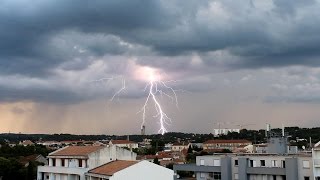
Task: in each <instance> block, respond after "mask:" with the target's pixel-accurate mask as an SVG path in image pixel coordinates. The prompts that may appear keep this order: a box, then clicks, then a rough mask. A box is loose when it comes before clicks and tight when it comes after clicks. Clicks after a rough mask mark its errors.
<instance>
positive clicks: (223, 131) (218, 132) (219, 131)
mask: <svg viewBox="0 0 320 180" xmlns="http://www.w3.org/2000/svg"><path fill="white" fill-rule="evenodd" d="M229 132H230V133H231V132H237V133H240V129H221V128H219V129H213V135H214V136H215V137H218V136H219V135H227V134H228V133H229Z"/></svg>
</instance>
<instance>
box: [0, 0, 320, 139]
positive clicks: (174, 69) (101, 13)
mask: <svg viewBox="0 0 320 180" xmlns="http://www.w3.org/2000/svg"><path fill="white" fill-rule="evenodd" d="M0 7H1V8H0V23H1V24H2V25H1V28H0V38H1V41H0V114H1V115H0V116H1V117H0V124H1V126H0V133H6V132H9V131H11V132H22V133H73V134H140V128H141V123H142V114H141V113H138V112H139V111H140V110H141V108H142V106H143V105H144V103H145V99H146V95H147V92H146V91H144V89H145V85H146V83H147V82H148V77H146V74H144V71H143V69H146V68H147V69H152V70H154V71H156V72H157V73H158V74H159V75H160V76H161V78H162V79H163V80H165V81H169V82H168V83H169V85H170V86H171V87H173V88H174V89H177V90H179V91H177V97H178V107H176V103H175V102H173V101H171V100H170V98H164V97H161V96H160V95H158V96H157V97H158V98H159V100H160V102H161V103H162V107H163V108H164V110H165V112H166V113H167V115H168V116H169V117H170V118H171V119H172V122H171V123H170V124H169V125H167V126H166V129H167V130H168V131H169V132H179V131H180V132H194V133H210V132H212V129H213V128H217V124H218V123H222V122H224V125H223V126H222V127H223V128H236V127H239V126H240V125H241V126H242V125H243V126H245V125H246V124H251V125H250V126H248V127H247V128H248V129H264V128H265V124H266V123H270V124H271V125H272V127H274V128H276V127H279V128H280V127H281V125H282V124H284V125H285V126H300V127H320V121H319V119H320V111H319V110H318V109H319V108H320V61H319V60H318V59H319V57H320V46H319V44H320V38H319V37H320V36H319V35H318V32H319V29H320V12H319V11H318V9H319V8H320V1H319V0H307V1H303V2H301V1H289V0H281V1H279V0H268V1H259V0H242V1H237V2H234V1H230V0H227V1H220V0H216V1H201V2H199V1H196V0H188V1H183V3H182V2H181V1H176V0H173V1H167V0H159V1H147V2H145V1H143V2H142V1H139V0H123V1H119V0H110V1H90V2H89V1H81V2H79V1H72V0H71V1H63V0H58V1H57V0H55V1H53V0H48V1H35V2H33V3H30V2H28V1H17V0H5V1H2V2H1V3H0ZM141 69H142V70H141ZM110 78H114V80H110ZM123 78H124V79H126V90H124V91H122V92H121V93H119V94H118V96H116V97H115V98H114V99H113V101H112V102H111V101H110V99H112V97H113V95H114V94H115V93H116V92H117V91H119V90H120V89H121V87H122V81H121V79H123ZM101 79H102V80H101ZM99 80H100V81H99ZM152 106H153V105H152ZM148 110H149V111H147V114H146V115H147V116H146V124H145V125H146V133H147V134H155V133H157V132H158V129H159V124H158V120H157V119H156V118H155V117H153V116H154V115H155V114H156V112H155V110H153V109H152V107H151V104H149V106H148Z"/></svg>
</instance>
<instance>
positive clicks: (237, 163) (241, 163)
mask: <svg viewBox="0 0 320 180" xmlns="http://www.w3.org/2000/svg"><path fill="white" fill-rule="evenodd" d="M173 169H174V171H175V179H176V178H177V176H178V174H177V171H194V172H195V174H196V178H197V180H213V179H215V180H216V179H218V180H220V179H221V180H312V179H314V178H313V177H314V176H313V172H312V170H313V164H312V157H311V154H292V155H289V154H287V155H280V154H278V155H277V154H214V155H210V156H197V157H196V164H184V165H174V168H173Z"/></svg>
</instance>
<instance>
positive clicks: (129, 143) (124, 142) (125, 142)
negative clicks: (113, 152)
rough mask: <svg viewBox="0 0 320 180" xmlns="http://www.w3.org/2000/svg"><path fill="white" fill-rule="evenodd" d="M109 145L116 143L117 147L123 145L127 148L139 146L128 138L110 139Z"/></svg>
mask: <svg viewBox="0 0 320 180" xmlns="http://www.w3.org/2000/svg"><path fill="white" fill-rule="evenodd" d="M109 145H116V146H118V147H122V148H123V147H125V148H129V149H135V148H138V147H139V146H138V143H136V142H133V141H129V140H111V141H110V142H109Z"/></svg>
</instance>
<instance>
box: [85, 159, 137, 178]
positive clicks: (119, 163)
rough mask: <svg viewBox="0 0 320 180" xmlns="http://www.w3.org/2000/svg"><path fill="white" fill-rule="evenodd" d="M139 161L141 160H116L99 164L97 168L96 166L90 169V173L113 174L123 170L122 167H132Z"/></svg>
mask: <svg viewBox="0 0 320 180" xmlns="http://www.w3.org/2000/svg"><path fill="white" fill-rule="evenodd" d="M138 162H139V161H123V160H116V161H112V162H109V163H107V164H104V165H102V166H99V167H97V168H94V169H92V170H90V171H89V173H93V174H100V175H106V176H112V175H113V174H114V173H116V172H118V171H121V170H122V169H125V168H127V167H130V166H132V165H134V164H136V163H138Z"/></svg>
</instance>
